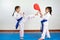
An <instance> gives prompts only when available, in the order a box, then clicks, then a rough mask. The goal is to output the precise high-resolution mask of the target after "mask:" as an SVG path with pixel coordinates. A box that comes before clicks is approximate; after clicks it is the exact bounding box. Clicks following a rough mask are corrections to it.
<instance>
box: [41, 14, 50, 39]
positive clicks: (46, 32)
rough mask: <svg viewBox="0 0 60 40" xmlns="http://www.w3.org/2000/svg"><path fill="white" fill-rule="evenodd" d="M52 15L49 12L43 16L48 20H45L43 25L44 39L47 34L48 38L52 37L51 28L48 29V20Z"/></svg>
mask: <svg viewBox="0 0 60 40" xmlns="http://www.w3.org/2000/svg"><path fill="white" fill-rule="evenodd" d="M50 16H51V15H50V14H49V13H47V14H46V15H45V16H43V18H42V20H43V19H46V20H47V22H44V27H43V33H42V35H41V38H42V39H45V36H46V35H47V37H48V38H50V33H49V29H48V20H49V17H50Z"/></svg>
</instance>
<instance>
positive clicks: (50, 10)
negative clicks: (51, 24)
mask: <svg viewBox="0 0 60 40" xmlns="http://www.w3.org/2000/svg"><path fill="white" fill-rule="evenodd" d="M46 9H49V12H50V15H52V7H46Z"/></svg>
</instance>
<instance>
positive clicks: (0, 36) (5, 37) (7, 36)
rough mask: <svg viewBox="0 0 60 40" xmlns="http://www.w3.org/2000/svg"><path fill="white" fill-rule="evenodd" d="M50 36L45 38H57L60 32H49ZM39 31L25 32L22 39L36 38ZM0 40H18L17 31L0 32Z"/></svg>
mask: <svg viewBox="0 0 60 40" xmlns="http://www.w3.org/2000/svg"><path fill="white" fill-rule="evenodd" d="M50 34H51V38H50V39H48V38H46V39H45V40H59V39H60V32H51V33H50ZM40 36H41V33H39V32H35V33H25V35H24V40H38V39H39V38H40ZM0 40H20V37H19V33H0Z"/></svg>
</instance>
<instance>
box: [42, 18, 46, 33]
mask: <svg viewBox="0 0 60 40" xmlns="http://www.w3.org/2000/svg"><path fill="white" fill-rule="evenodd" d="M46 21H47V20H46V19H43V20H42V21H41V25H42V27H41V32H43V28H44V22H46Z"/></svg>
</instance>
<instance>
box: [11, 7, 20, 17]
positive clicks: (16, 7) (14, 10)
mask: <svg viewBox="0 0 60 40" xmlns="http://www.w3.org/2000/svg"><path fill="white" fill-rule="evenodd" d="M18 8H20V6H15V9H14V12H13V14H12V16H14V13H15V11H16V9H18Z"/></svg>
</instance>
